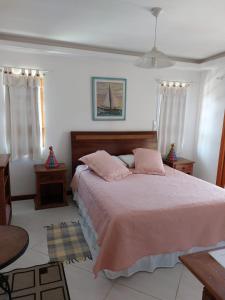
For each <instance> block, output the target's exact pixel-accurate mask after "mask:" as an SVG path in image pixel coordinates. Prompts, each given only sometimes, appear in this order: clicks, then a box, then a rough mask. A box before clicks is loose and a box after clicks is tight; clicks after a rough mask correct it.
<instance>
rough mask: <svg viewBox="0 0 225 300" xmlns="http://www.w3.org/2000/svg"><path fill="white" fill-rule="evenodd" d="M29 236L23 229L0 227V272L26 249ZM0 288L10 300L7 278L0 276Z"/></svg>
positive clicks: (7, 226)
mask: <svg viewBox="0 0 225 300" xmlns="http://www.w3.org/2000/svg"><path fill="white" fill-rule="evenodd" d="M28 244H29V236H28V233H27V232H26V230H24V229H23V228H20V227H17V226H12V225H10V226H9V225H0V270H1V269H3V268H5V267H7V266H8V265H10V264H11V263H13V262H14V261H15V260H16V259H18V258H19V257H20V256H21V255H22V254H23V253H24V252H25V250H26V249H27V246H28ZM0 287H1V288H2V289H3V290H4V291H5V292H6V293H8V295H9V299H11V292H10V287H9V284H8V280H7V278H6V277H5V276H4V275H2V274H0Z"/></svg>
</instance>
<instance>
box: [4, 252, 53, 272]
mask: <svg viewBox="0 0 225 300" xmlns="http://www.w3.org/2000/svg"><path fill="white" fill-rule="evenodd" d="M48 262H49V257H48V256H47V255H44V254H42V253H39V252H36V251H34V250H27V251H26V252H25V253H24V254H23V255H22V256H21V257H20V258H19V259H18V260H16V261H15V262H14V263H12V264H11V265H9V266H8V267H7V268H5V269H2V270H1V272H2V273H4V272H7V271H10V270H14V269H17V268H27V267H31V266H35V265H41V264H45V263H48Z"/></svg>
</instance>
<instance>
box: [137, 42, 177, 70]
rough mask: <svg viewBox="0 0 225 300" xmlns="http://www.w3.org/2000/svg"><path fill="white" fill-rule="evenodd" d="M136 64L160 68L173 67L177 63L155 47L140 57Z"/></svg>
mask: <svg viewBox="0 0 225 300" xmlns="http://www.w3.org/2000/svg"><path fill="white" fill-rule="evenodd" d="M135 65H136V66H137V67H140V68H146V69H160V68H168V67H172V66H174V65H175V62H174V61H172V60H171V59H170V58H169V57H168V56H167V55H166V54H164V53H163V52H161V51H159V50H158V49H157V48H156V47H153V48H152V50H151V51H149V52H147V53H145V54H144V55H143V56H141V57H139V58H138V59H137V60H136V62H135Z"/></svg>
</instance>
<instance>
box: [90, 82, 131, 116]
mask: <svg viewBox="0 0 225 300" xmlns="http://www.w3.org/2000/svg"><path fill="white" fill-rule="evenodd" d="M126 87H127V80H126V79H124V78H105V77H92V114H93V120H104V121H105V120H125V118H126Z"/></svg>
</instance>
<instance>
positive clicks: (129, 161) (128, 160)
mask: <svg viewBox="0 0 225 300" xmlns="http://www.w3.org/2000/svg"><path fill="white" fill-rule="evenodd" d="M118 157H119V159H120V160H121V161H122V162H124V163H125V164H126V166H127V167H128V168H130V169H133V168H134V155H133V154H125V155H119V156H118Z"/></svg>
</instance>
